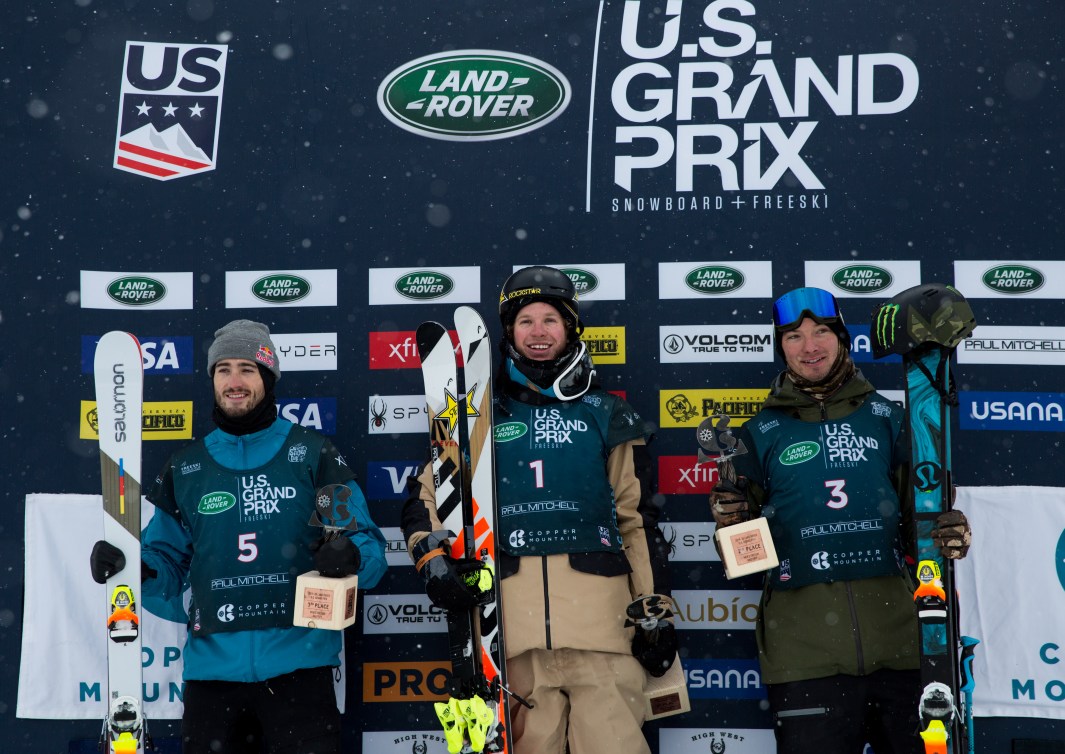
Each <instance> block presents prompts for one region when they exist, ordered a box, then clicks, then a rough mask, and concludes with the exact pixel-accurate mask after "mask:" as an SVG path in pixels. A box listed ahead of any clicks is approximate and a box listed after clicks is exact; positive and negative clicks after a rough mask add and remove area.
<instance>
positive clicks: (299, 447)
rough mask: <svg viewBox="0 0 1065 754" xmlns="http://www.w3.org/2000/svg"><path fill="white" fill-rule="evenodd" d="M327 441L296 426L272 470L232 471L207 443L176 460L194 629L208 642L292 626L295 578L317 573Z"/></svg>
mask: <svg viewBox="0 0 1065 754" xmlns="http://www.w3.org/2000/svg"><path fill="white" fill-rule="evenodd" d="M323 441H324V438H322V437H321V436H320V435H317V434H316V433H313V432H307V431H305V430H302V429H301V428H300V427H293V428H292V431H291V432H290V433H289V436H288V438H287V439H286V440H285V444H284V445H283V446H282V447H281V450H280V451H279V452H278V453H277V455H276V456H274V457H273V458H272V459H271V460H270V461H269V463H267V464H266V465H264V466H261V467H259V468H256V469H248V470H247V471H233V470H232V469H226V468H224V467H222V466H220V465H219V464H218V463H217V462H216V461H215V460H214V459H212V458H211V456H210V454H209V453H208V452H207V449H206V448H205V447H204V445H203V443H202V442H198V443H195V444H193V445H191V446H190V447H189V448H187V449H186V450H183V451H181V452H180V453H178V454H177V455H176V456H175V459H174V464H173V468H174V492H175V496H176V498H177V502H178V507H179V509H180V512H181V516H182V519H183V520H184V521H185V523H186V525H187V526H188V527H189V529H190V530H191V532H192V539H193V541H194V542H195V543H196V549H195V551H194V552H193V555H192V563H191V565H190V572H189V581H190V583H191V586H192V605H191V606H190V608H189V628H190V630H191V631H192V633H193V634H194V635H197V636H202V635H206V634H211V633H216V632H221V631H248V630H252V629H259V628H275V627H282V626H291V625H292V611H293V600H294V597H295V590H296V576H298V575H299V574H301V573H305V572H306V571H309V570H312V568H313V567H314V564H313V557H312V555H311V553H310V551H309V549H308V547H309V546H310V544H311V543H312V542H313V541H314V540H316V539H317V538H318V537H320V536H321V529H320V528H318V527H315V526H309V525H308V521H309V520H310V518H311V514H312V512H313V511H314V482H313V481H312V474H313V472H314V469H315V468H316V466H317V464H318V457H319V452H320V450H321V447H322V444H323Z"/></svg>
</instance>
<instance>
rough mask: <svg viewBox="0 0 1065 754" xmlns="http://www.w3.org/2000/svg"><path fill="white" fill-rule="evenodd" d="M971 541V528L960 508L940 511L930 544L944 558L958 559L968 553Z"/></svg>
mask: <svg viewBox="0 0 1065 754" xmlns="http://www.w3.org/2000/svg"><path fill="white" fill-rule="evenodd" d="M972 542H973V530H972V529H971V528H969V520H968V519H967V518H965V514H964V513H962V512H961V511H960V510H957V509H954V510H950V511H947V512H946V513H941V514H940V515H939V517H938V518H937V519H936V525H935V528H933V529H932V544H934V545H935V546H936V547H938V548H939V552H940V554H942V555H943V557H944V558H950V559H951V560H960V559H961V558H964V557H965V556H966V555H967V554H968V553H969V545H971V544H972Z"/></svg>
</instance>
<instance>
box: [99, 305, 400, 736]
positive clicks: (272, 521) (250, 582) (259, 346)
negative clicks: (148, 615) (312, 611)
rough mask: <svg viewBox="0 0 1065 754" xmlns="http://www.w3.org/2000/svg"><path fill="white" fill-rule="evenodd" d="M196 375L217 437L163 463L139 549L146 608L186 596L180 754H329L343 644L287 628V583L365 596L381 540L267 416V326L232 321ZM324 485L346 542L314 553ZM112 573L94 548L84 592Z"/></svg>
mask: <svg viewBox="0 0 1065 754" xmlns="http://www.w3.org/2000/svg"><path fill="white" fill-rule="evenodd" d="M207 372H208V374H209V375H210V376H211V381H212V384H213V392H214V401H215V405H214V410H213V412H212V415H211V418H212V420H213V421H214V423H215V424H216V425H217V429H215V430H214V431H213V432H211V433H210V434H208V435H207V436H206V437H204V438H203V439H202V440H198V441H194V442H193V443H191V444H189V445H188V446H186V447H185V448H182V449H181V450H179V451H177V452H176V453H174V455H172V456H171V457H170V459H169V460H168V461H167V463H166V465H165V466H164V467H163V470H162V472H161V473H160V474H159V476H158V477H156V479H155V482H154V483H153V484H152V485H151V486H150V488H149V489H148V492H147V497H148V499H149V500H150V501H151V502H152V503H153V504H154V505H155V506H156V508H157V509H158V511H159V512H158V513H157V514H156V515H155V516H153V517H152V519H151V521H150V522H149V524H148V526H147V527H146V528H145V530H144V532H143V533H142V537H141V539H142V552H141V557H142V563H141V571H142V575H143V576H142V577H143V579H144V584H143V593H144V598H145V601H146V602H147V603H151V602H153V601H170V600H173V599H175V598H179V597H180V596H181V594H182V592H183V591H184V589H185V587H186V585H188V586H191V589H192V602H191V605H190V607H189V634H188V639H187V641H186V644H185V649H184V653H183V659H184V669H183V671H184V672H183V677H184V681H185V692H184V699H183V701H184V705H185V711H184V715H183V717H182V723H181V735H182V747H183V751H184V752H186V753H187V754H191V753H192V752H196V753H197V754H199V753H200V752H205V751H212V752H246V751H259V746H261V745H264V746H265V749H266V750H269V751H286V752H288V751H291V752H296V753H298V754H309V753H310V752H315V753H316V754H336V753H338V752H339V751H340V714H339V712H338V711H337V707H336V699H335V696H334V693H333V669H334V668H335V667H337V666H338V665H340V651H341V649H342V640H341V639H342V637H341V633H340V632H339V631H327V630H322V629H311V628H302V627H296V626H293V625H292V617H293V609H294V602H295V580H296V576H297V575H299V574H301V573H304V572H306V571H309V570H312V569H314V570H317V571H319V572H320V573H321V575H323V576H328V577H341V576H347V575H349V574H352V573H358V574H359V586H360V587H362V588H366V589H368V588H372V587H373V586H375V585H376V584H377V582H378V581H380V579H381V576H382V575H383V574H384V572H385V568H386V562H385V555H384V549H385V540H384V537H383V536H382V534H381V531H380V530H379V529H378V528H377V525H376V524H375V523H374V522H373V520H372V519H371V518H370V513H369V509H368V508H367V505H366V498H365V496H364V495H363V493H362V490H360V489H359V486H358V485H357V484H356V482H355V475H354V473H352V471H351V469H350V467H349V466H348V464H347V462H346V461H345V460H344V458H343V457H342V456H341V454H340V452H339V451H338V450H337V449H336V448H335V447H334V446H333V444H332V442H330V441H329V440H328V439H327V438H325V437H323V436H321V435H319V434H318V433H316V432H313V431H311V430H308V429H305V428H303V427H300V426H298V425H295V424H293V423H292V422H289V421H287V420H285V419H282V418H279V417H278V416H277V408H276V400H275V398H274V385H275V383H276V382H277V380H278V379H280V377H281V366H280V363H279V359H278V351H277V348H276V347H275V346H274V343H273V340H272V339H271V337H270V329H269V328H268V327H267V326H266V325H264V324H262V323H261V322H253V321H251V320H247V319H238V320H235V321H233V322H230V323H229V324H227V325H225V326H224V327H221V328H219V329H218V330H216V331H215V339H214V341H213V342H212V343H211V346H210V348H209V349H208V351H207ZM253 470H254V471H253ZM252 471H253V473H248V472H252ZM330 484H346V485H347V486H348V487H349V488H350V489H351V490H352V494H351V495H350V497H349V499H348V501H347V502H348V505H349V510H350V511H351V512H352V513H353V514H354V517H355V520H356V522H357V524H358V530H357V531H355V532H354V533H349V534H348V536H342V537H340V538H338V539H335V540H330V541H326V540H325V539H324V538H323V537H321V529H320V528H319V527H315V526H308V521H310V520H311V517H312V515H313V514H314V512H315V496H316V495H315V493H316V491H317V490H318V489H319V488H321V487H324V486H326V485H330ZM208 499H210V500H211V501H212V505H210V506H205V505H204V504H203V503H204V501H205V500H208ZM124 564H125V557H124V556H123V554H122V552H121V551H120V550H119V549H118V548H116V547H115V546H114V545H112V544H110V543H108V542H106V541H103V540H101V541H99V542H97V543H96V546H95V547H94V548H93V551H92V555H91V557H90V565H91V568H92V574H93V578H94V579H95V580H96V581H98V582H100V583H104V581H106V579H107V577H108V575H109V574H111V573H115V572H117V571H118V570H119V569H121V568H122V567H123V566H124Z"/></svg>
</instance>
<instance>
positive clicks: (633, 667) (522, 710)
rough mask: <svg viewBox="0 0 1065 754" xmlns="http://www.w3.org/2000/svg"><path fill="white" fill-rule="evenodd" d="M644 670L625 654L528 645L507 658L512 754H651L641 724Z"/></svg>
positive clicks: (642, 717)
mask: <svg viewBox="0 0 1065 754" xmlns="http://www.w3.org/2000/svg"><path fill="white" fill-rule="evenodd" d="M644 678H645V673H644V670H643V668H642V667H641V666H640V663H639V662H637V661H636V659H635V658H634V657H632V656H630V655H622V654H616V653H612V652H593V651H589V650H582V649H555V650H547V649H531V650H529V651H528V652H523V653H522V654H520V655H518V656H517V657H514V658H511V659H508V660H507V684H508V685H509V686H510V689H511V691H513V692H514V693H515V694H518V695H519V696H521V697H524V698H525V699H527V700H528V701H529V702H530V703H531V704H532V705H534V706H533V709H528V708H526V707H524V706H522V705H520V704H518V703H514V704H512V705H511V715H512V716H513V718H512V724H513V726H514V731H513V734H514V739H513V740H514V746H515V754H563V752H565V750H566V742H567V740H568V741H569V752H570V754H650V751H651V749H650V748H649V747H648V745H647V740H646V739H645V738H644V735H643V731H642V730H641V726H642V725H643V719H644V698H643V684H644Z"/></svg>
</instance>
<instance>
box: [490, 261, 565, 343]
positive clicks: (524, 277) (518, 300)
mask: <svg viewBox="0 0 1065 754" xmlns="http://www.w3.org/2000/svg"><path fill="white" fill-rule="evenodd" d="M537 301H543V302H544V303H547V304H550V305H551V306H553V307H555V308H556V309H558V311H559V314H561V315H562V317H563V319H565V320H566V323H567V324H568V325H569V329H571V330H572V331H573V333H574V334H575V335H576V336H577V337H579V336H580V334H581V332H582V331H583V330H584V325H582V324H581V321H580V305H579V304H578V303H577V290H576V288H574V287H573V281H572V280H570V279H569V276H568V275H566V273H564V272H562V270H556V269H555V268H554V267H545V266H543V265H535V266H533V267H523V268H522V269H520V270H518V271H517V272H515V273H514V274H513V275H511V276H510V277H509V278H507V281H506V282H505V283H503V289H502V290H501V291H500V292H499V321H500V323H501V324H502V325H503V331H504V334H506V332H507V330H508V328H509V327H510V326H511V325H512V324H514V319H515V318H516V317H517V316H518V312H519V311H521V309H522V307H524V306H527V305H528V304H532V303H535V302H537Z"/></svg>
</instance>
